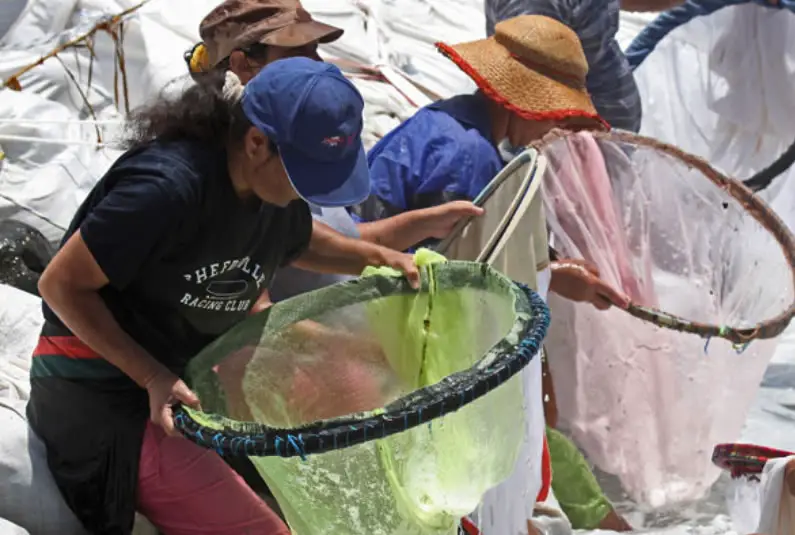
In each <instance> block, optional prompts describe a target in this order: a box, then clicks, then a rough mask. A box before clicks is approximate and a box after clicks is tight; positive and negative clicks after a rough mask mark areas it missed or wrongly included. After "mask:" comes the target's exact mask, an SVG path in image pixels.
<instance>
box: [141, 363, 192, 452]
mask: <svg viewBox="0 0 795 535" xmlns="http://www.w3.org/2000/svg"><path fill="white" fill-rule="evenodd" d="M146 392H147V394H149V417H150V418H151V420H152V422H153V423H155V424H157V425H159V426H160V427H162V428H163V430H164V431H165V432H166V433H167V434H168V435H171V436H178V435H179V432H178V431H176V430H175V429H174V413H173V412H172V410H171V406H172V405H173V404H174V403H176V402H178V401H179V402H181V403H184V404H185V405H187V406H189V407H192V408H194V409H201V405H200V404H199V398H198V397H196V394H194V393H193V391H191V389H190V388H188V385H186V384H185V383H184V382H183V381H182V379H180V378H179V377H177V376H176V375H174V374H173V373H171V372H170V371H169V370H167V369H166V368H162V369H161V370H160V371H159V372H158V373H157V374H156V375H155V376H154V377H152V378H151V379H150V380H149V381H147V382H146Z"/></svg>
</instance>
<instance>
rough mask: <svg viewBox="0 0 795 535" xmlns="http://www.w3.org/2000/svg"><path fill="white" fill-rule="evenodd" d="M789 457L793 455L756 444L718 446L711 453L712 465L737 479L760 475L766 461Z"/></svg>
mask: <svg viewBox="0 0 795 535" xmlns="http://www.w3.org/2000/svg"><path fill="white" fill-rule="evenodd" d="M791 455H795V454H793V453H792V452H789V451H785V450H779V449H775V448H768V447H765V446H757V445H756V444H735V443H728V444H718V445H717V446H715V449H714V450H713V452H712V463H713V464H714V465H715V466H717V467H718V468H721V469H723V470H726V471H728V472H730V473H731V475H732V477H733V478H737V477H741V476H744V475H758V474H761V473H762V470H764V468H765V464H767V461H769V460H771V459H778V458H781V457H789V456H791Z"/></svg>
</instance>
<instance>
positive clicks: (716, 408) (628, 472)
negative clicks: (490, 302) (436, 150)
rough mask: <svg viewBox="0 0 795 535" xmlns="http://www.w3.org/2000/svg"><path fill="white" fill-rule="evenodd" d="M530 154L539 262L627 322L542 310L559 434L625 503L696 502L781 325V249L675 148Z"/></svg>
mask: <svg viewBox="0 0 795 535" xmlns="http://www.w3.org/2000/svg"><path fill="white" fill-rule="evenodd" d="M537 148H538V150H539V151H540V153H541V155H542V156H543V157H544V159H545V160H546V162H547V166H546V171H545V173H544V179H543V184H542V191H543V197H544V205H545V210H546V216H547V221H548V225H549V229H550V233H551V236H552V240H553V243H552V245H553V247H554V248H555V249H556V250H557V251H558V252H559V253H560V255H561V256H563V257H566V258H579V259H586V260H588V261H590V262H592V263H593V264H595V265H596V266H597V267H598V268H599V270H600V272H601V277H602V278H603V279H604V280H606V281H607V282H608V283H609V284H611V285H613V286H614V287H616V288H619V289H621V290H623V291H624V292H625V293H626V294H627V295H628V296H629V297H630V299H631V300H632V305H631V306H630V308H629V310H628V312H630V313H629V314H628V313H627V311H624V310H620V309H616V308H614V309H611V310H609V311H607V312H600V311H597V310H596V309H595V308H594V307H592V306H590V305H584V304H574V303H571V302H568V301H565V300H564V299H562V298H560V297H556V296H554V295H551V296H550V299H549V303H550V308H551V310H552V314H553V317H554V318H555V321H554V322H553V325H552V327H551V328H550V334H549V337H548V339H547V344H546V349H547V351H548V359H549V362H550V366H551V371H552V377H553V379H554V383H555V390H556V396H557V404H558V410H559V415H560V417H561V420H562V421H563V423H565V426H566V427H567V428H568V430H569V431H570V433H571V435H572V436H573V438H574V439H575V440H576V442H577V443H578V444H579V445H580V446H581V447H582V448H583V449H584V450H585V452H586V453H587V455H588V456H589V458H590V460H592V461H593V462H595V464H596V465H597V466H599V467H600V468H601V469H602V470H605V471H607V472H610V473H612V474H615V475H617V476H618V477H619V479H620V481H621V483H622V485H623V487H624V489H625V490H626V491H627V492H628V493H629V494H630V496H631V497H632V498H634V499H635V500H636V501H638V502H640V503H642V504H645V505H647V506H652V507H663V506H666V505H670V504H672V503H677V502H681V501H686V500H691V499H697V498H699V497H701V496H702V495H703V494H704V492H705V491H706V490H707V489H708V487H709V486H710V485H711V484H712V483H713V482H714V481H715V480H716V479H717V476H718V473H719V471H718V469H717V468H716V467H714V466H713V465H712V464H711V463H710V451H711V448H712V446H713V445H714V444H716V443H721V442H730V441H733V440H736V439H737V438H739V436H740V431H741V429H742V426H743V422H744V419H745V416H746V413H747V411H748V409H749V407H750V405H751V403H752V401H753V399H754V396H755V394H756V391H757V388H758V386H759V383H760V380H761V379H762V376H763V373H764V370H765V368H766V366H767V364H768V361H769V360H770V358H771V357H772V355H773V352H774V349H775V346H776V343H777V342H776V340H775V337H776V336H777V335H778V334H780V333H781V332H782V330H783V329H784V328H785V327H786V326H787V324H788V323H789V321H790V319H791V318H792V315H793V311H794V310H795V309H794V308H793V300H794V296H795V292H794V286H793V264H794V257H795V240H793V236H792V234H791V233H790V231H789V230H788V229H787V228H786V226H785V225H784V224H783V223H782V222H781V221H780V220H779V219H778V217H777V216H776V215H775V214H774V213H773V212H772V211H771V210H770V209H769V208H768V207H767V206H766V205H765V204H764V203H763V202H762V201H761V200H760V199H759V198H758V197H756V196H755V195H753V194H752V193H751V192H750V191H749V190H747V189H746V188H745V187H744V186H742V185H741V184H740V183H739V182H736V181H734V180H730V179H728V178H726V177H724V176H723V175H721V174H720V173H719V172H717V171H715V170H714V169H712V168H711V167H710V166H709V165H707V164H706V163H705V162H703V161H701V160H699V159H697V158H694V157H692V156H690V155H687V154H685V153H683V152H681V151H679V150H678V149H676V148H674V147H671V146H667V145H664V144H661V143H658V142H656V141H654V140H651V139H648V138H642V137H639V136H634V135H630V134H621V133H612V134H586V133H580V134H566V133H563V132H554V133H553V134H552V135H550V136H548V137H547V138H546V139H545V140H543V141H542V142H540V143H538V144H537Z"/></svg>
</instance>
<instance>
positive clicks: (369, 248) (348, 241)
mask: <svg viewBox="0 0 795 535" xmlns="http://www.w3.org/2000/svg"><path fill="white" fill-rule="evenodd" d="M293 265H294V266H296V267H298V268H301V269H306V270H308V271H315V272H318V273H341V274H348V275H359V274H360V273H361V272H362V270H363V269H364V268H366V267H367V266H376V267H379V266H390V267H393V268H395V269H397V270H398V271H401V272H402V273H404V274H405V275H406V277H407V278H408V279H409V281H410V282H411V284H412V285H413V286H415V287H416V286H418V285H419V279H420V275H419V271H418V270H417V266H415V265H414V259H413V258H412V257H411V255H407V254H403V253H399V252H397V251H393V250H391V249H387V248H386V247H382V246H380V245H376V244H374V243H369V242H366V241H364V240H357V239H354V238H349V237H347V236H343V235H342V234H340V233H339V232H337V231H335V230H333V229H332V228H330V227H328V226H326V225H324V224H323V223H320V222H318V221H313V222H312V238H311V240H310V241H309V248H308V249H307V250H306V252H304V254H303V255H301V256H300V257H299V258H298V260H296V261H295V262H294V263H293Z"/></svg>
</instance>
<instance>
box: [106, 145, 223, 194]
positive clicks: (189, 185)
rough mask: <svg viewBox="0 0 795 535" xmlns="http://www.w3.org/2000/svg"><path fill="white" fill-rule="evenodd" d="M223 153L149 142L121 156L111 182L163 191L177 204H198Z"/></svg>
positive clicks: (110, 173)
mask: <svg viewBox="0 0 795 535" xmlns="http://www.w3.org/2000/svg"><path fill="white" fill-rule="evenodd" d="M220 157H221V155H220V151H215V150H209V149H208V147H206V146H204V145H202V144H200V143H195V142H190V141H173V142H165V143H162V142H150V143H146V144H144V145H141V146H138V147H135V148H133V149H130V150H129V151H127V152H126V153H125V154H124V155H122V156H121V157H120V158H119V159H118V160H117V161H116V163H115V164H114V165H113V167H112V168H111V169H110V171H109V172H108V178H109V179H110V181H111V182H112V184H110V185H115V184H116V183H120V182H126V185H127V186H130V185H132V184H137V185H140V187H142V188H143V187H146V188H150V189H162V191H163V192H164V194H166V195H169V196H171V197H172V198H174V200H181V201H196V200H197V199H198V198H200V197H201V192H202V191H203V189H204V188H205V187H206V184H207V178H208V173H211V172H213V170H215V169H218V168H220V164H221V162H219V161H218V160H219V158H220Z"/></svg>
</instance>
